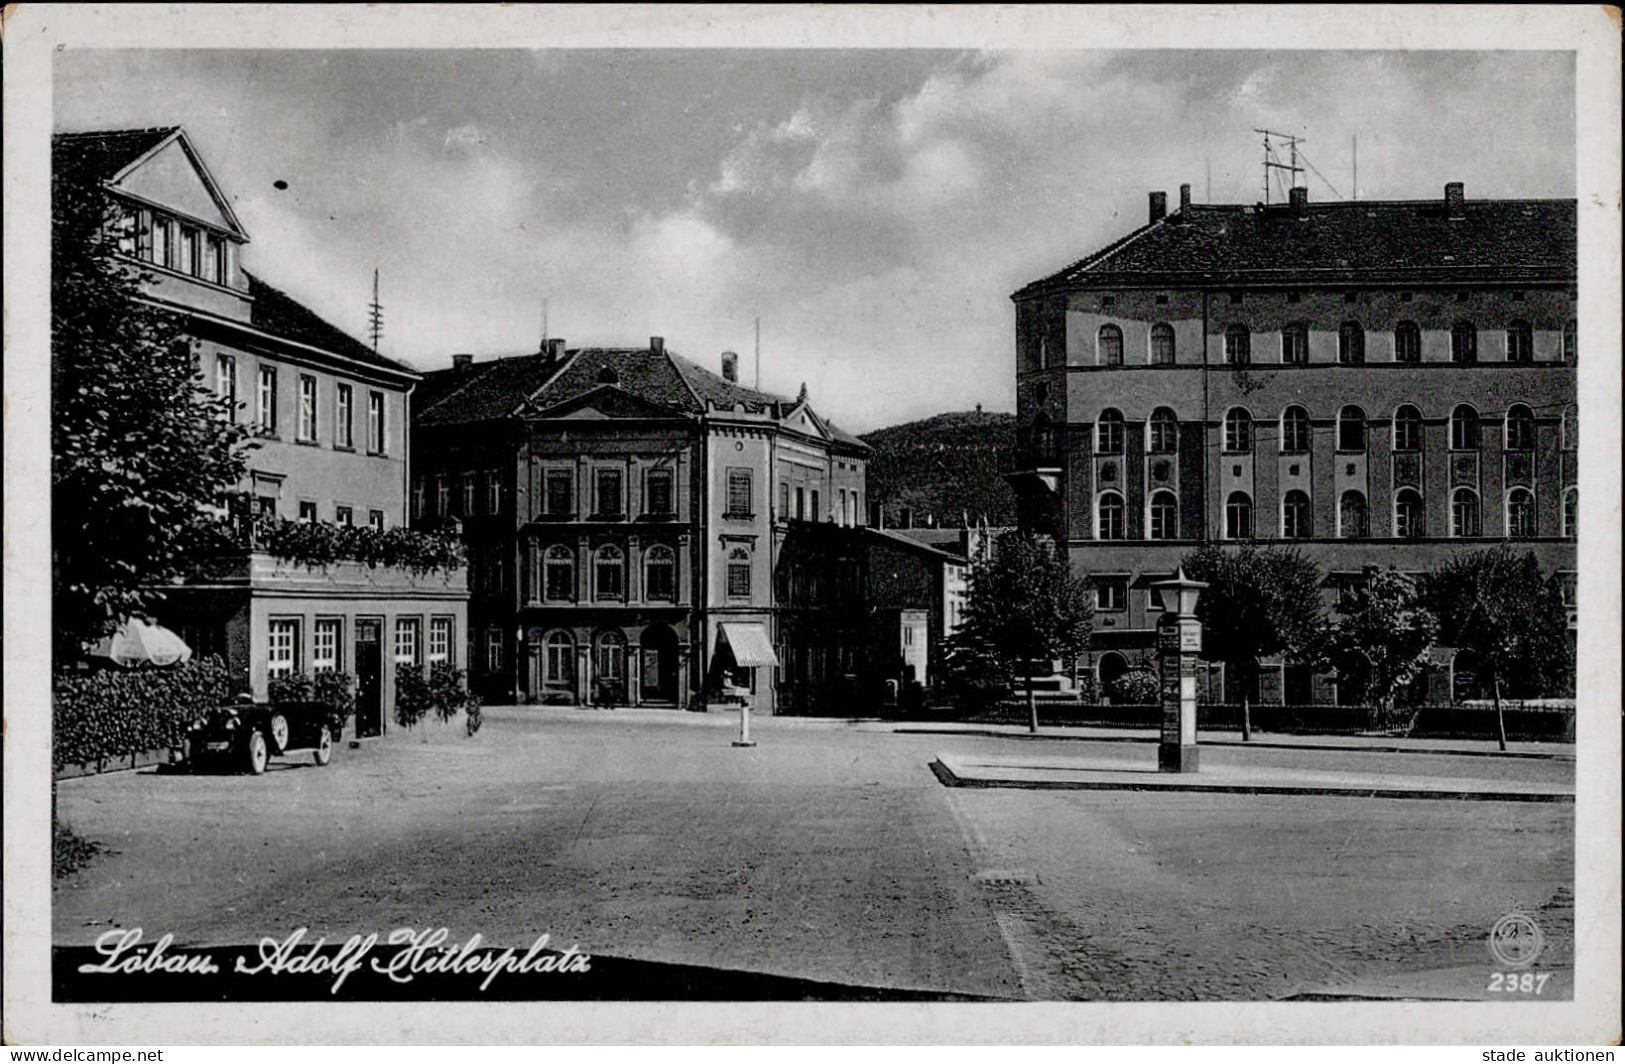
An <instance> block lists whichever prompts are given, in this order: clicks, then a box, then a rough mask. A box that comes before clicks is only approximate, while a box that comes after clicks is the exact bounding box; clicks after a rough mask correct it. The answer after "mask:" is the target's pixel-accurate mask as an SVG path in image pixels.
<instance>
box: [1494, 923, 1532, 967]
mask: <svg viewBox="0 0 1625 1064" xmlns="http://www.w3.org/2000/svg"><path fill="white" fill-rule="evenodd" d="M1489 945H1490V954H1491V956H1493V957H1494V958H1495V959H1496V960H1497V961H1499V962H1500V963H1501V964H1503V965H1504V966H1506V967H1508V968H1527V967H1529V966H1530V965H1531V964H1534V963H1535V958H1536V957H1538V956H1540V951H1541V950H1542V949H1543V948H1544V947H1545V945H1546V936H1545V935H1544V934H1542V933H1541V930H1540V925H1539V924H1537V923H1535V918H1534V917H1532V916H1530V915H1529V914H1527V913H1517V912H1514V913H1507V914H1506V915H1505V916H1503V917H1501V919H1499V920H1497V921H1495V926H1494V927H1492V928H1490V939H1489Z"/></svg>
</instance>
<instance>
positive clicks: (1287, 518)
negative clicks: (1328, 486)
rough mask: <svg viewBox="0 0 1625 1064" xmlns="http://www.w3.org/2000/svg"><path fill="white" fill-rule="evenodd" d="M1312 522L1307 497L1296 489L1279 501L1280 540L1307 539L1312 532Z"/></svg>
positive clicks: (1312, 518)
mask: <svg viewBox="0 0 1625 1064" xmlns="http://www.w3.org/2000/svg"><path fill="white" fill-rule="evenodd" d="M1313 520H1314V517H1313V511H1312V510H1311V509H1310V508H1309V496H1308V495H1307V494H1305V493H1304V492H1301V491H1298V490H1296V489H1294V490H1292V491H1289V492H1287V493H1286V498H1284V499H1282V500H1281V538H1282V539H1308V538H1309V536H1310V535H1311V534H1312V531H1313V527H1314V526H1313V524H1312V522H1313Z"/></svg>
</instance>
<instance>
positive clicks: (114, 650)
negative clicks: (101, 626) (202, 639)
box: [91, 617, 192, 668]
mask: <svg viewBox="0 0 1625 1064" xmlns="http://www.w3.org/2000/svg"><path fill="white" fill-rule="evenodd" d="M91 654H92V655H93V656H95V657H98V658H111V659H112V660H113V661H114V663H116V664H118V665H123V666H124V667H125V668H134V667H135V666H137V665H175V664H177V663H179V662H183V661H190V660H191V658H192V648H191V647H189V646H187V645H186V643H185V641H183V640H182V639H181V637H180V636H178V635H176V634H175V633H174V632H171V631H170V630H169V629H168V628H165V627H164V626H163V625H159V624H153V623H152V622H151V621H143V620H141V619H139V618H136V617H132V618H130V619H129V620H128V621H125V622H124V624H123V625H122V626H121V627H120V628H119V630H118V631H116V632H114V633H113V634H112V635H110V636H108V637H107V638H106V639H103V640H102V641H101V642H100V643H97V644H96V649H94V650H93V651H91Z"/></svg>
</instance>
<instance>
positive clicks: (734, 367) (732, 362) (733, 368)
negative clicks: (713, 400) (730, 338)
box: [722, 351, 739, 384]
mask: <svg viewBox="0 0 1625 1064" xmlns="http://www.w3.org/2000/svg"><path fill="white" fill-rule="evenodd" d="M722 379H723V380H725V381H727V382H729V383H730V384H738V383H739V356H738V355H737V354H735V353H734V352H732V351H724V352H722Z"/></svg>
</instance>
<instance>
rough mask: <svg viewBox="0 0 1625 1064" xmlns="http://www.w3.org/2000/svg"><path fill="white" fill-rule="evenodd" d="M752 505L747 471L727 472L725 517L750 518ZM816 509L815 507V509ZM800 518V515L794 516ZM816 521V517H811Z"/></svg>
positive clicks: (815, 515) (731, 470) (749, 477)
mask: <svg viewBox="0 0 1625 1064" xmlns="http://www.w3.org/2000/svg"><path fill="white" fill-rule="evenodd" d="M751 504H752V492H751V476H750V470H748V469H730V470H728V512H727V513H726V514H724V515H723V516H725V517H750V516H751ZM815 509H816V507H815ZM796 516H797V517H799V516H801V515H800V514H797V515H796ZM813 520H815V521H816V520H818V515H817V514H816V513H815V514H814V515H813Z"/></svg>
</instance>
